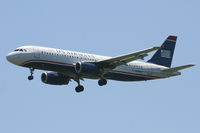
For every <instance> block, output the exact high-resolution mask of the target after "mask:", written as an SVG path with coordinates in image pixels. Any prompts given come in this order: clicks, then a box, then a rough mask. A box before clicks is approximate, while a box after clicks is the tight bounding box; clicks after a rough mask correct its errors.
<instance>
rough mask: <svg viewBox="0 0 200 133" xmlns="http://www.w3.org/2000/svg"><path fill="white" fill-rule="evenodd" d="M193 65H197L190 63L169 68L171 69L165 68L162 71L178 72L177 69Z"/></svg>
mask: <svg viewBox="0 0 200 133" xmlns="http://www.w3.org/2000/svg"><path fill="white" fill-rule="evenodd" d="M192 66H195V65H193V64H189V65H184V66H178V67H173V68H169V69H164V70H162V71H164V72H176V71H179V70H182V69H186V68H188V67H192Z"/></svg>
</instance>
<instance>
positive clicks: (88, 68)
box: [75, 62, 100, 76]
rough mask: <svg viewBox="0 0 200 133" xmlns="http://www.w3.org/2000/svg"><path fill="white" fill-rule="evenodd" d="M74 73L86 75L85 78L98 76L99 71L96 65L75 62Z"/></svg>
mask: <svg viewBox="0 0 200 133" xmlns="http://www.w3.org/2000/svg"><path fill="white" fill-rule="evenodd" d="M75 71H76V72H77V73H78V74H82V75H86V76H90V75H92V76H94V75H95V76H99V75H100V69H99V67H98V66H97V65H96V64H93V63H89V62H77V63H76V65H75Z"/></svg>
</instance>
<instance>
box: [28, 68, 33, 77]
mask: <svg viewBox="0 0 200 133" xmlns="http://www.w3.org/2000/svg"><path fill="white" fill-rule="evenodd" d="M29 69H30V73H31V75H30V76H28V80H33V78H34V77H33V72H34V68H32V67H30V68H29Z"/></svg>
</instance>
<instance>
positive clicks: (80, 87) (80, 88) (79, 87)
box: [75, 78, 84, 93]
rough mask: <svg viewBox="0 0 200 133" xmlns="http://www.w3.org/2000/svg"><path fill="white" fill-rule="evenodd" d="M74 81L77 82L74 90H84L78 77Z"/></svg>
mask: <svg viewBox="0 0 200 133" xmlns="http://www.w3.org/2000/svg"><path fill="white" fill-rule="evenodd" d="M76 82H77V83H78V86H77V87H76V88H75V91H76V92H77V93H79V92H82V91H84V87H83V86H82V85H80V79H79V78H78V79H77V80H76Z"/></svg>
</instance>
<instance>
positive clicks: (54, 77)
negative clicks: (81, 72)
mask: <svg viewBox="0 0 200 133" xmlns="http://www.w3.org/2000/svg"><path fill="white" fill-rule="evenodd" d="M41 80H42V82H43V83H45V84H51V85H66V84H68V83H69V80H70V78H69V77H67V76H65V75H63V74H60V73H56V72H44V73H42V75H41Z"/></svg>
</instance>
